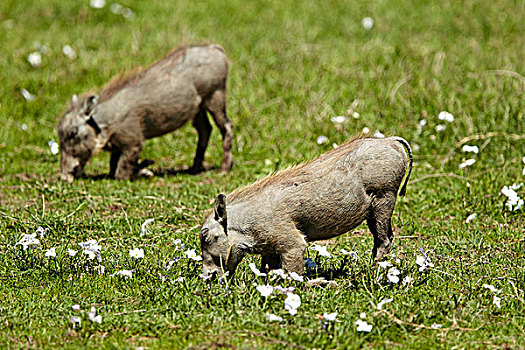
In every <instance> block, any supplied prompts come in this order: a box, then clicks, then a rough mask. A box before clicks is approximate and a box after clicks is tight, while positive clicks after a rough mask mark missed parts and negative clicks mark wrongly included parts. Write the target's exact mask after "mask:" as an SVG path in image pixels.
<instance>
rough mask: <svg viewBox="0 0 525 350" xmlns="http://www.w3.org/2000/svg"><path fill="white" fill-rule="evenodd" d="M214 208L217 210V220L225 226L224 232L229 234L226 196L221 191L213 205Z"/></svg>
mask: <svg viewBox="0 0 525 350" xmlns="http://www.w3.org/2000/svg"><path fill="white" fill-rule="evenodd" d="M213 209H214V211H215V220H216V221H217V222H218V223H219V224H221V225H222V227H224V233H226V234H228V233H227V232H226V227H227V225H226V223H227V215H226V196H225V195H224V194H223V193H221V194H219V195H218V196H217V198H215V204H214V206H213Z"/></svg>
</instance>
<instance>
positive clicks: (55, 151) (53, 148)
mask: <svg viewBox="0 0 525 350" xmlns="http://www.w3.org/2000/svg"><path fill="white" fill-rule="evenodd" d="M47 144H48V145H49V149H50V150H51V153H52V154H53V155H55V154H58V152H59V148H58V143H56V142H55V140H51V141H49V142H48V143H47Z"/></svg>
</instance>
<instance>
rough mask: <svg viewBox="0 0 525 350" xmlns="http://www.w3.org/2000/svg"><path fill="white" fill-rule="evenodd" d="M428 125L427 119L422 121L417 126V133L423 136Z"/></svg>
mask: <svg viewBox="0 0 525 350" xmlns="http://www.w3.org/2000/svg"><path fill="white" fill-rule="evenodd" d="M425 125H427V121H426V119H421V120H420V121H419V124H418V125H417V133H418V134H421V133H422V132H423V127H424V126H425Z"/></svg>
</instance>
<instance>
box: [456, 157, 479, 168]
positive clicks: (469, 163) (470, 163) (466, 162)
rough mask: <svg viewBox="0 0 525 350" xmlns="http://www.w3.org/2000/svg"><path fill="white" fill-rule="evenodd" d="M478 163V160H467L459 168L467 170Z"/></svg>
mask: <svg viewBox="0 0 525 350" xmlns="http://www.w3.org/2000/svg"><path fill="white" fill-rule="evenodd" d="M474 163H476V160H475V159H473V158H471V159H467V160H466V161H464V162H463V163H461V164H460V165H459V168H460V169H463V168H466V167H468V166H471V165H472V164H474Z"/></svg>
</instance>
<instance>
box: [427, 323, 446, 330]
mask: <svg viewBox="0 0 525 350" xmlns="http://www.w3.org/2000/svg"><path fill="white" fill-rule="evenodd" d="M442 327H443V326H442V325H440V324H439V323H432V325H431V326H430V328H432V329H440V328H442Z"/></svg>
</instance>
